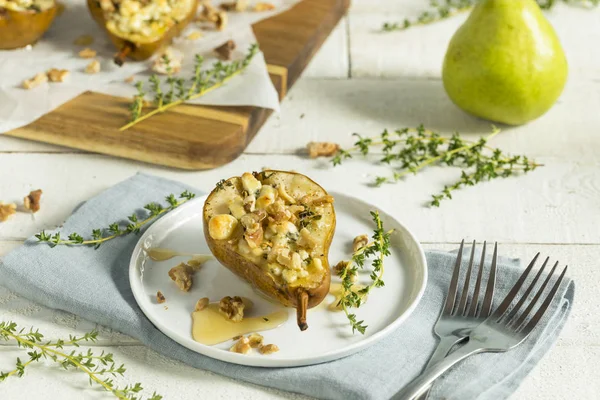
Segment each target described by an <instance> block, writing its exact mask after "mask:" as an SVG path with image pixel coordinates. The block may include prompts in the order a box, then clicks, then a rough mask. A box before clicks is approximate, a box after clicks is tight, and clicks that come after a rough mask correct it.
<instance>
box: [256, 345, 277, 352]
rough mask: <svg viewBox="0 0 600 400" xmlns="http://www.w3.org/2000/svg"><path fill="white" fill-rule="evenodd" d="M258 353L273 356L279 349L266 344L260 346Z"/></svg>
mask: <svg viewBox="0 0 600 400" xmlns="http://www.w3.org/2000/svg"><path fill="white" fill-rule="evenodd" d="M258 351H259V352H260V354H273V353H277V352H278V351H279V347H277V345H275V344H266V345H264V346H260V347H259V348H258Z"/></svg>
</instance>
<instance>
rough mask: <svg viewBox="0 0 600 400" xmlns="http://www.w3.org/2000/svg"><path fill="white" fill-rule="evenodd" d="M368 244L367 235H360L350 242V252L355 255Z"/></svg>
mask: <svg viewBox="0 0 600 400" xmlns="http://www.w3.org/2000/svg"><path fill="white" fill-rule="evenodd" d="M367 244H369V237H368V236H367V235H360V236H357V237H355V238H354V242H352V251H353V252H354V253H356V252H357V251H358V250H359V249H361V248H363V247H365V246H366V245H367Z"/></svg>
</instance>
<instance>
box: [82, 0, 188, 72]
mask: <svg viewBox="0 0 600 400" xmlns="http://www.w3.org/2000/svg"><path fill="white" fill-rule="evenodd" d="M87 4H88V8H89V9H90V13H91V14H92V17H93V18H94V20H96V22H97V23H98V24H99V25H100V26H101V27H102V28H104V30H106V32H107V34H108V36H109V38H110V40H111V41H112V42H113V44H114V45H115V46H116V48H117V49H118V50H119V52H118V53H117V55H116V56H115V63H117V64H118V65H122V64H123V63H124V62H125V58H126V57H129V58H131V59H133V60H146V59H148V58H150V57H151V56H152V55H154V54H156V53H157V52H159V51H161V50H162V49H163V48H164V47H166V46H167V45H169V43H171V41H172V40H173V38H175V37H177V36H179V34H180V33H181V32H182V31H183V29H184V28H185V27H186V26H187V25H188V24H189V23H190V22H191V21H192V19H193V18H194V17H195V15H196V9H197V8H198V0H87Z"/></svg>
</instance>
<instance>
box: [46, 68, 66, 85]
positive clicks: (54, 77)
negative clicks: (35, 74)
mask: <svg viewBox="0 0 600 400" xmlns="http://www.w3.org/2000/svg"><path fill="white" fill-rule="evenodd" d="M46 75H48V79H50V82H64V81H65V79H66V78H67V76H69V70H66V69H56V68H52V69H51V70H48V72H46Z"/></svg>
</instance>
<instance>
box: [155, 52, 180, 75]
mask: <svg viewBox="0 0 600 400" xmlns="http://www.w3.org/2000/svg"><path fill="white" fill-rule="evenodd" d="M182 64H183V53H181V52H176V51H174V50H172V49H171V48H167V49H166V50H165V51H164V52H163V54H162V55H160V56H159V57H156V59H155V60H154V64H153V65H152V71H154V72H156V73H158V74H162V75H170V74H176V73H177V72H179V71H181V65H182Z"/></svg>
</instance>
